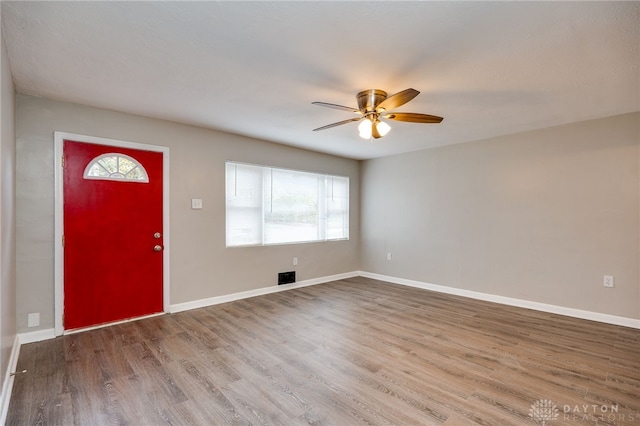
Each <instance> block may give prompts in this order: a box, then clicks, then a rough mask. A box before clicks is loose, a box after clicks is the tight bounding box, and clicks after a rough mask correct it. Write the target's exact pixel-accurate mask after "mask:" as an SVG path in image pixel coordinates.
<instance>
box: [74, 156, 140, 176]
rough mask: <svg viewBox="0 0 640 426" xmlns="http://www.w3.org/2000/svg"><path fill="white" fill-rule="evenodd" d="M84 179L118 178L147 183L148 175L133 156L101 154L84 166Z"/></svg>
mask: <svg viewBox="0 0 640 426" xmlns="http://www.w3.org/2000/svg"><path fill="white" fill-rule="evenodd" d="M83 177H84V178H85V179H102V180H120V181H131V182H140V183H148V182H149V176H148V175H147V171H146V170H145V169H144V167H142V164H140V163H139V162H138V161H136V159H135V158H133V157H129V156H128V155H124V154H116V153H109V154H102V155H100V156H98V157H96V158H94V159H93V160H91V162H90V163H89V164H88V165H87V167H85V169H84V175H83Z"/></svg>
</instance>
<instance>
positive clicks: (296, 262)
mask: <svg viewBox="0 0 640 426" xmlns="http://www.w3.org/2000/svg"><path fill="white" fill-rule="evenodd" d="M297 264H298V258H297V257H294V258H293V266H296V265H297Z"/></svg>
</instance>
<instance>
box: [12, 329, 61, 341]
mask: <svg viewBox="0 0 640 426" xmlns="http://www.w3.org/2000/svg"><path fill="white" fill-rule="evenodd" d="M16 337H17V338H18V342H20V345H26V344H27V343H33V342H40V341H42V340H49V339H54V338H55V337H56V333H55V331H54V329H53V328H45V329H44V330H37V331H30V332H28V333H18V335H17V336H16Z"/></svg>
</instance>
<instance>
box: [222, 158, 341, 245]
mask: <svg viewBox="0 0 640 426" xmlns="http://www.w3.org/2000/svg"><path fill="white" fill-rule="evenodd" d="M226 176H227V179H226V181H227V189H226V193H227V195H226V208H227V246H228V247H231V246H250V245H269V244H284V243H297V242H310V241H327V240H346V239H349V178H348V177H342V176H329V175H322V174H316V173H307V172H299V171H295V170H286V169H277V168H273V167H264V166H256V165H251V164H243V163H235V162H227V164H226Z"/></svg>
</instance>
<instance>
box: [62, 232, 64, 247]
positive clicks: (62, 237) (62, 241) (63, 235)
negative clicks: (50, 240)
mask: <svg viewBox="0 0 640 426" xmlns="http://www.w3.org/2000/svg"><path fill="white" fill-rule="evenodd" d="M62 247H64V235H63V236H62Z"/></svg>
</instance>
